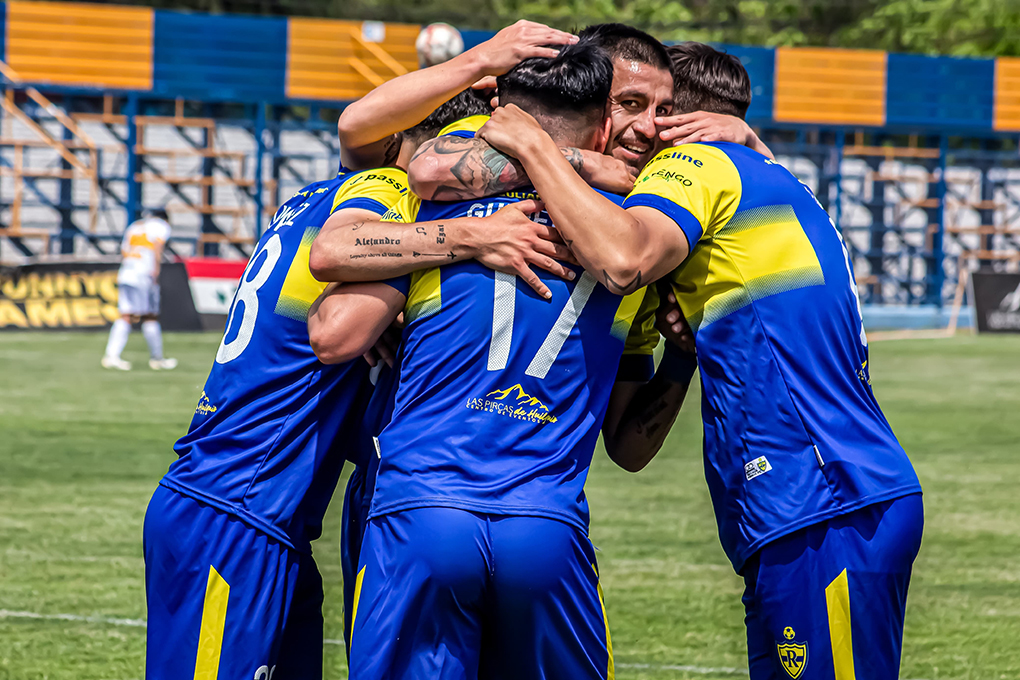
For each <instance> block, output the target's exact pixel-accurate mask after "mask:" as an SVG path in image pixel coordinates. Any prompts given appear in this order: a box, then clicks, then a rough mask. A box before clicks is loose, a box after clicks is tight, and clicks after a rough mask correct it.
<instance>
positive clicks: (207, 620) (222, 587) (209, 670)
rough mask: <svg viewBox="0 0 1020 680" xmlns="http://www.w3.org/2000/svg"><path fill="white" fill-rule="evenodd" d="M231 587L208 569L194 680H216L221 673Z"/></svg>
mask: <svg viewBox="0 0 1020 680" xmlns="http://www.w3.org/2000/svg"><path fill="white" fill-rule="evenodd" d="M229 596H230V584H229V583H227V582H226V581H224V580H223V577H222V576H220V574H219V572H218V571H216V569H215V568H214V567H213V566H212V565H210V566H209V581H208V582H207V583H206V586H205V604H204V605H203V606H202V628H201V631H200V632H199V634H198V654H197V655H196V657H195V680H216V676H217V675H219V672H220V650H221V649H222V647H223V626H224V624H225V623H226V622H227V598H228V597H229Z"/></svg>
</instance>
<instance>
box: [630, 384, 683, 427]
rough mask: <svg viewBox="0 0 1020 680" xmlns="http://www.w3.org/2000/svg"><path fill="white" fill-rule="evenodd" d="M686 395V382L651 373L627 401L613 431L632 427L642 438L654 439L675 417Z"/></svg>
mask: <svg viewBox="0 0 1020 680" xmlns="http://www.w3.org/2000/svg"><path fill="white" fill-rule="evenodd" d="M686 395H687V386H681V385H677V384H676V383H671V382H669V381H667V380H662V379H659V378H658V377H653V378H652V379H651V380H650V381H648V383H646V384H645V385H644V386H643V387H642V388H641V389H640V391H638V393H637V394H635V395H634V398H633V399H632V400H631V402H630V404H628V405H627V408H626V410H625V411H624V413H623V417H622V418H621V419H620V425H619V428H618V430H617V432H618V433H622V431H624V430H626V429H631V428H632V429H633V432H634V433H635V434H637V435H640V436H642V437H644V438H645V439H648V440H654V439H657V438H658V436H662V435H663V432H662V430H663V428H665V429H666V430H668V429H669V428H670V426H671V425H672V424H673V422H674V421H675V420H676V415H677V413H678V412H679V410H680V405H681V404H683V401H684V397H685V396H686Z"/></svg>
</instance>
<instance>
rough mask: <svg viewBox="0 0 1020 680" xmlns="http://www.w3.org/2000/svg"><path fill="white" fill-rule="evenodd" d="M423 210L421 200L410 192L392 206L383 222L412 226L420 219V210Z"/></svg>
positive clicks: (383, 217) (384, 216)
mask: <svg viewBox="0 0 1020 680" xmlns="http://www.w3.org/2000/svg"><path fill="white" fill-rule="evenodd" d="M420 208H421V199H420V198H418V196H417V195H415V194H412V193H410V192H408V193H406V194H404V197H403V198H401V199H400V200H399V201H397V202H396V203H394V204H392V205H391V206H390V209H389V210H387V211H386V214H385V215H383V216H382V219H383V222H399V223H403V224H410V223H411V222H414V221H415V220H416V219H417V218H418V210H419V209H420Z"/></svg>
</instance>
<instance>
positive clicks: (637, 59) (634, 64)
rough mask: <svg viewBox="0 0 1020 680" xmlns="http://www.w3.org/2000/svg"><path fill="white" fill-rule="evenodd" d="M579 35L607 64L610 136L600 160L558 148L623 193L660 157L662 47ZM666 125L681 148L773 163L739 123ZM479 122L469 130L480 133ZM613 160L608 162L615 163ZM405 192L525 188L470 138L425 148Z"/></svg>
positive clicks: (631, 31) (637, 38)
mask: <svg viewBox="0 0 1020 680" xmlns="http://www.w3.org/2000/svg"><path fill="white" fill-rule="evenodd" d="M580 35H581V36H582V37H583V38H584V39H586V40H590V41H593V42H594V43H595V44H597V45H599V46H600V47H602V49H604V50H605V51H606V52H607V53H608V54H609V56H610V57H611V58H612V60H613V89H612V91H611V92H610V96H609V101H608V108H609V113H610V118H611V120H612V131H611V133H610V137H609V143H608V144H607V146H606V151H605V153H606V154H608V157H606V156H601V157H600V154H594V153H591V152H589V151H586V150H579V149H566V148H565V149H561V152H562V153H563V154H564V156H565V157H566V158H567V160H569V161H570V164H571V166H572V167H573V168H574V169H575V170H576V171H577V172H578V173H579V174H580V175H581V177H583V178H584V179H585V181H586V182H587V183H588V184H589V185H591V186H596V187H598V188H601V189H604V190H606V191H612V192H614V193H621V194H625V193H627V192H628V191H630V189H631V188H632V187H633V177H634V176H636V175H637V173H639V172H640V171H641V170H642V168H644V166H645V164H646V163H648V161H649V160H651V158H652V156H653V155H655V153H656V152H657V151H658V150H659V148H660V146H661V140H660V139H659V138H658V136H657V134H658V133H659V128H658V127H657V126H656V118H657V117H658V118H660V119H662V117H664V116H668V115H669V114H670V113H671V112H672V109H673V75H672V72H671V66H670V60H669V55H668V54H667V53H666V49H665V48H664V47H663V45H662V43H660V42H659V41H658V40H656V39H655V38H654V37H652V36H651V35H649V34H647V33H645V32H644V31H641V30H638V29H636V28H634V27H632V26H626V25H624V24H596V25H594V26H589V27H588V28H586V29H584V30H583V31H581V33H580ZM662 120H666V121H667V122H668V123H670V124H671V125H673V126H674V128H673V129H671V130H669V131H664V132H662V135H664V136H667V133H669V134H676V135H677V138H678V139H679V140H681V141H697V140H698V139H700V138H702V137H708V138H709V139H714V140H717V141H722V140H725V141H732V142H736V143H738V144H746V145H747V146H749V147H751V148H753V149H755V150H757V151H759V152H761V153H764V154H765V155H767V156H769V157H770V158H771V157H772V153H771V152H770V151H769V150H768V147H766V146H765V145H764V144H763V143H762V142H761V140H759V139H758V136H757V135H756V134H755V133H754V131H753V130H751V128H750V127H748V125H747V123H745V122H744V121H743V119H741V118H739V117H735V116H726V115H720V114H716V113H713V112H704V111H699V112H691V113H687V114H685V115H683V116H677V117H671V118H668V119H662ZM483 122H484V121H479V122H477V124H476V125H475V126H474V127H473V128H472V129H471V131H472V132H473V131H474V130H475V129H477V128H478V127H480V126H481V124H482V123H483ZM614 161H615V162H614ZM408 173H409V175H410V181H411V190H412V191H413V192H414V193H415V194H417V195H419V196H421V197H422V198H428V199H432V200H467V199H469V198H476V197H480V196H492V195H495V194H497V193H500V192H503V191H507V190H510V189H517V188H520V187H523V186H526V185H527V184H528V178H527V176H526V175H525V173H524V171H523V170H522V168H521V166H520V164H519V163H517V161H516V160H515V159H513V158H512V157H509V156H507V155H505V154H502V153H500V152H499V151H498V150H496V149H493V148H492V147H491V146H489V145H488V144H487V143H485V141H484V140H482V139H480V138H476V137H474V136H472V135H469V134H461V135H460V136H459V138H458V137H457V136H440V137H438V138H437V139H435V140H433V141H431V142H427V143H426V144H424V145H423V146H422V148H421V149H420V150H419V151H418V153H417V154H416V155H415V158H414V160H413V161H412V162H411V165H410V166H409V167H408Z"/></svg>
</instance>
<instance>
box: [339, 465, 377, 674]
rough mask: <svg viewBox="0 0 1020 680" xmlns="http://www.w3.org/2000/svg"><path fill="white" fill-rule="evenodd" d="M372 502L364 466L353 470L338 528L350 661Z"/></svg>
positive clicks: (345, 623)
mask: <svg viewBox="0 0 1020 680" xmlns="http://www.w3.org/2000/svg"><path fill="white" fill-rule="evenodd" d="M371 502H372V496H371V488H369V484H368V480H367V479H366V475H365V471H364V469H363V466H360V465H356V466H354V472H352V473H351V476H350V479H348V480H347V488H346V489H345V490H344V518H343V522H342V523H341V524H340V569H341V571H342V572H343V577H344V644H346V645H347V659H348V661H349V660H350V657H351V614H352V613H353V612H354V583H355V581H356V580H357V573H358V560H359V559H360V557H361V541H362V539H363V538H364V536H365V525H366V524H367V523H368V507H369V504H370V503H371Z"/></svg>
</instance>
